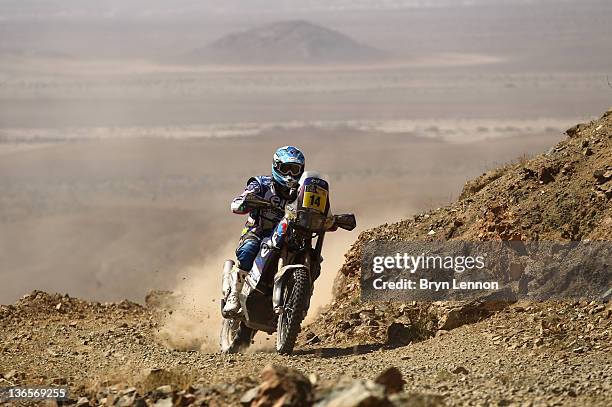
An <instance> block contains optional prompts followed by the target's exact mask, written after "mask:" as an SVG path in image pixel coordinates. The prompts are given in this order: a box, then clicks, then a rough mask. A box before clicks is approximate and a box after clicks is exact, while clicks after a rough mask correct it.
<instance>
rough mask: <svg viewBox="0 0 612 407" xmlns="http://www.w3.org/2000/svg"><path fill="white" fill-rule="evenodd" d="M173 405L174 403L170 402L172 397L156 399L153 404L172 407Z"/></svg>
mask: <svg viewBox="0 0 612 407" xmlns="http://www.w3.org/2000/svg"><path fill="white" fill-rule="evenodd" d="M173 405H174V404H173V403H172V397H167V398H165V399H161V400H157V402H156V403H155V404H153V406H154V407H173Z"/></svg>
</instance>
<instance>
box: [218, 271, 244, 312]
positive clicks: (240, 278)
mask: <svg viewBox="0 0 612 407" xmlns="http://www.w3.org/2000/svg"><path fill="white" fill-rule="evenodd" d="M231 273H232V274H233V276H232V288H231V291H230V294H229V296H228V297H227V301H226V302H225V306H224V307H223V313H224V314H230V315H232V314H236V312H238V310H239V309H240V292H241V291H242V286H244V277H245V276H246V271H244V270H240V269H239V268H238V267H237V266H234V267H233V268H232V271H231Z"/></svg>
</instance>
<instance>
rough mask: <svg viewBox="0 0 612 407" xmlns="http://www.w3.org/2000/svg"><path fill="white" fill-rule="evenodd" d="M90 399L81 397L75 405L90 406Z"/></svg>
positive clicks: (77, 406)
mask: <svg viewBox="0 0 612 407" xmlns="http://www.w3.org/2000/svg"><path fill="white" fill-rule="evenodd" d="M90 405H91V404H90V403H89V399H88V398H87V397H81V398H80V399H79V400H78V401H77V402H76V404H75V407H84V406H90Z"/></svg>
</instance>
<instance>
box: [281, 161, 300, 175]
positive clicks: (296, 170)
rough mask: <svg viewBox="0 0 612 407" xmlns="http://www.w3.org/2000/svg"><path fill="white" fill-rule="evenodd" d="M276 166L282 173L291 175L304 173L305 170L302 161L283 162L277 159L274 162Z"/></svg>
mask: <svg viewBox="0 0 612 407" xmlns="http://www.w3.org/2000/svg"><path fill="white" fill-rule="evenodd" d="M274 168H275V169H276V171H278V172H279V173H281V174H282V175H291V176H294V177H297V176H300V175H302V172H303V171H304V166H303V165H302V164H300V163H282V162H278V161H276V162H275V163H274Z"/></svg>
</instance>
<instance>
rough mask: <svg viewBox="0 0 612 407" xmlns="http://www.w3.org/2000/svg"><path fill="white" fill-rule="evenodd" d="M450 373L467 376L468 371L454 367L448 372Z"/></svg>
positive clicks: (461, 367) (460, 367)
mask: <svg viewBox="0 0 612 407" xmlns="http://www.w3.org/2000/svg"><path fill="white" fill-rule="evenodd" d="M449 371H450V372H451V373H453V374H469V373H470V371H469V370H467V369H466V368H465V367H463V366H455V367H454V368H452V369H450V370H449Z"/></svg>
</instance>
